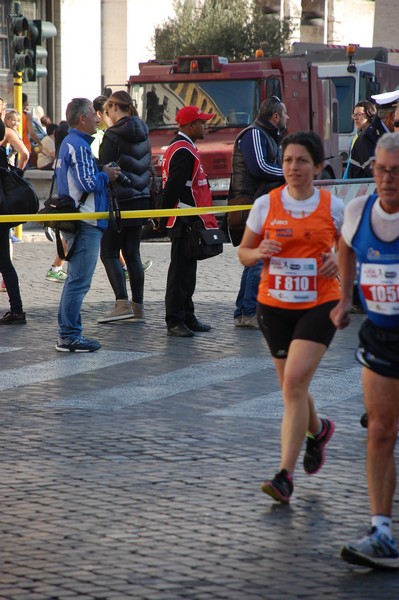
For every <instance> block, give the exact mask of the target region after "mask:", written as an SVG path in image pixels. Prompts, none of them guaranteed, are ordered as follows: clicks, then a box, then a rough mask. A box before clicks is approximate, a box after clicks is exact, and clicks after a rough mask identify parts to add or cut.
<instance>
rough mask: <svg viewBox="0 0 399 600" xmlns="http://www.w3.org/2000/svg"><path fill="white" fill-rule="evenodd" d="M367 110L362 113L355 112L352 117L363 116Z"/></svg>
mask: <svg viewBox="0 0 399 600" xmlns="http://www.w3.org/2000/svg"><path fill="white" fill-rule="evenodd" d="M365 114H366V113H365V112H361V113H353V115H352V119H357V118H358V117H363V115H365Z"/></svg>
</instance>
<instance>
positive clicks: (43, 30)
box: [28, 19, 57, 81]
mask: <svg viewBox="0 0 399 600" xmlns="http://www.w3.org/2000/svg"><path fill="white" fill-rule="evenodd" d="M56 35H57V29H56V27H55V25H54V24H53V23H51V21H40V20H38V19H34V20H33V21H30V22H29V34H28V36H29V42H30V48H31V55H32V67H33V79H32V80H31V81H36V79H38V78H39V77H47V69H46V67H45V66H44V65H42V64H41V63H40V62H38V61H40V60H42V59H43V58H47V56H48V53H47V50H46V48H44V47H43V46H42V43H43V40H47V39H49V38H52V37H54V36H56Z"/></svg>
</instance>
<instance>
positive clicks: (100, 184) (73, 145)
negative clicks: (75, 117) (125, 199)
mask: <svg viewBox="0 0 399 600" xmlns="http://www.w3.org/2000/svg"><path fill="white" fill-rule="evenodd" d="M92 141H93V137H92V136H91V135H88V134H87V133H84V132H83V131H79V130H78V129H73V128H70V129H69V131H68V135H67V136H66V137H65V138H64V140H63V141H62V143H61V146H60V150H59V153H58V158H57V164H56V168H55V175H56V180H57V190H58V195H59V196H63V195H67V196H71V197H72V198H73V199H74V200H75V202H76V205H78V204H79V200H80V199H81V197H82V194H84V193H85V192H87V193H88V194H89V195H88V197H87V199H86V201H85V203H84V204H83V205H82V206H81V209H80V210H81V212H105V211H108V183H109V178H108V175H106V173H103V172H101V171H99V170H98V168H97V164H96V161H95V158H94V156H93V153H92V150H91V148H90V144H91V143H92ZM86 222H87V223H90V225H95V226H97V227H99V228H100V229H106V228H107V226H108V221H107V219H99V220H97V221H92V220H90V221H86Z"/></svg>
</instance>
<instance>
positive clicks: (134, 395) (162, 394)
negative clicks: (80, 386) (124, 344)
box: [47, 357, 272, 410]
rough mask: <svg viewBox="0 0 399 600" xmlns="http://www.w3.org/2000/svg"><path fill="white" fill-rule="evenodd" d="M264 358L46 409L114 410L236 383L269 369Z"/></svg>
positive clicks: (218, 363)
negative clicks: (245, 377)
mask: <svg viewBox="0 0 399 600" xmlns="http://www.w3.org/2000/svg"><path fill="white" fill-rule="evenodd" d="M271 364H272V363H271V360H269V361H267V360H265V359H264V358H262V359H260V358H239V357H230V358H222V359H219V360H214V361H209V362H202V363H198V364H193V365H191V366H190V367H186V368H184V369H178V370H177V371H171V372H169V373H164V374H162V375H156V376H150V377H144V378H142V379H138V380H134V382H131V383H125V384H122V385H118V386H115V387H112V388H109V389H106V390H104V389H103V390H98V391H96V392H88V393H86V394H85V395H84V396H81V397H76V396H74V397H69V398H60V399H57V400H54V401H53V402H51V403H47V406H50V405H51V406H57V407H75V408H88V409H104V408H106V409H112V410H117V409H121V408H124V407H126V406H133V405H136V404H142V403H144V402H151V401H153V400H160V399H161V398H167V397H169V396H174V395H176V394H180V393H183V392H184V393H188V392H192V391H193V390H198V389H200V388H204V387H208V386H211V385H215V384H218V383H222V382H223V381H230V380H232V379H238V378H240V377H244V376H245V375H248V374H251V373H255V372H256V371H260V370H262V369H264V368H266V367H267V366H271Z"/></svg>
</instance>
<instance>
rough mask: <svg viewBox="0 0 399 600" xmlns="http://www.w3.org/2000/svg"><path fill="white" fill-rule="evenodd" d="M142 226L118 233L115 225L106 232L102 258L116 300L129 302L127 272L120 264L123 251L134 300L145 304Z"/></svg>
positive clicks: (124, 229) (102, 241) (102, 246)
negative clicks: (141, 242) (120, 254)
mask: <svg viewBox="0 0 399 600" xmlns="http://www.w3.org/2000/svg"><path fill="white" fill-rule="evenodd" d="M140 241H141V225H139V226H135V227H126V226H123V227H122V231H121V232H120V233H118V232H117V231H116V228H115V226H114V224H113V223H111V224H110V226H109V227H108V229H107V230H106V231H105V232H104V235H103V237H102V240H101V252H100V257H101V260H102V263H103V265H104V267H105V270H106V272H107V276H108V279H109V282H110V284H111V287H112V289H113V290H114V294H115V299H116V300H127V299H128V294H127V290H126V277H125V271H124V270H123V268H122V265H121V264H120V262H119V253H120V251H121V250H122V254H123V258H124V259H125V262H126V266H127V270H128V273H129V281H130V287H131V290H132V300H133V302H136V303H137V304H143V293H144V270H143V265H142V263H141V256H140Z"/></svg>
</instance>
